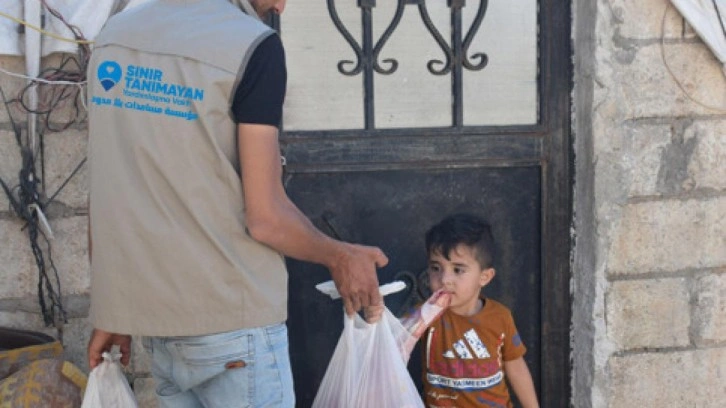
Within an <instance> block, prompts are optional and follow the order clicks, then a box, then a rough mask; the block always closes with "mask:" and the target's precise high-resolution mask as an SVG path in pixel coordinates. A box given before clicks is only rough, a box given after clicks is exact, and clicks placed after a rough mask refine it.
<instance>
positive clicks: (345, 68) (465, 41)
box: [327, 0, 489, 130]
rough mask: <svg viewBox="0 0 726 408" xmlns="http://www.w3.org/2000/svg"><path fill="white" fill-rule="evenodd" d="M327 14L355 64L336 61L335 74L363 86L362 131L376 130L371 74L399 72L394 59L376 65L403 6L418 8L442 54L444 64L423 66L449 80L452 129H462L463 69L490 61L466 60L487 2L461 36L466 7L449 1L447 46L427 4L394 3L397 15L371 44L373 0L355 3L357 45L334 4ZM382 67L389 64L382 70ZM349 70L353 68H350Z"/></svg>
mask: <svg viewBox="0 0 726 408" xmlns="http://www.w3.org/2000/svg"><path fill="white" fill-rule="evenodd" d="M327 2H328V13H329V14H330V18H331V19H332V20H333V24H334V25H335V27H336V28H337V29H338V31H339V32H340V33H341V34H342V35H343V38H344V39H345V41H346V42H347V43H348V44H349V45H350V46H351V48H352V49H353V52H354V53H355V57H356V60H355V61H353V60H348V59H344V60H340V61H338V71H339V72H340V73H341V74H343V75H346V76H354V75H358V74H361V73H362V74H363V86H364V94H365V95H364V97H365V101H364V111H365V112H364V117H365V128H366V129H369V130H370V129H374V128H375V120H374V116H375V107H374V91H373V89H374V78H373V75H374V72H377V73H379V74H382V75H391V74H393V73H394V72H396V70H397V69H398V61H397V60H396V59H394V58H386V59H384V60H382V61H379V58H380V54H381V51H382V50H383V48H384V46H385V45H386V42H388V40H389V39H390V38H391V36H392V35H393V32H394V31H395V30H396V29H397V28H398V26H399V24H400V22H401V19H402V17H403V12H404V9H405V6H406V5H417V6H418V9H419V13H420V15H421V19H422V20H423V24H424V26H425V27H426V29H427V30H428V31H429V33H431V35H432V36H433V38H434V40H435V41H436V43H437V44H438V45H439V47H440V48H441V50H442V51H443V53H444V60H440V59H432V60H430V61H428V62H427V63H426V67H427V68H428V70H429V72H431V73H432V74H434V75H447V74H451V76H452V93H453V97H454V103H453V112H452V114H453V121H452V123H453V125H454V126H457V127H460V126H463V100H462V93H463V79H462V77H463V74H462V70H463V69H468V70H470V71H479V70H481V69H483V68H484V67H485V66H486V65H487V64H488V62H489V57H488V56H487V55H486V54H485V53H483V52H478V53H475V54H473V55H471V57H469V55H468V53H469V47H470V46H471V44H472V42H473V40H474V37H475V36H476V33H477V32H478V31H479V28H480V27H481V23H482V20H483V19H484V16H485V14H486V11H487V8H488V5H489V1H488V0H479V8H478V9H477V12H476V16H475V17H474V20H473V22H472V24H471V27H469V29H468V30H467V31H466V35H464V34H463V33H464V29H463V27H462V10H463V8H464V7H465V4H466V1H465V0H448V7H449V9H450V13H451V41H450V42H447V41H446V39H445V38H444V36H443V35H441V32H440V31H439V30H438V29H437V28H436V26H435V25H434V23H433V21H432V20H431V16H430V15H429V11H428V8H427V6H426V3H427V2H426V0H397V2H396V11H395V13H394V15H393V18H392V20H391V22H390V23H389V24H388V27H387V28H386V30H385V31H384V32H383V34H382V35H381V37H380V38H379V39H378V40H376V41H374V39H373V29H372V25H373V23H372V13H373V9H374V8H375V7H376V0H358V8H360V10H361V18H362V24H363V33H362V39H361V41H360V42H358V41H356V39H355V38H354V36H353V35H352V34H351V33H350V31H349V30H348V29H347V28H346V27H345V24H343V22H342V20H341V19H340V16H339V15H338V11H337V9H336V7H335V0H327ZM381 63H384V64H388V67H383V66H382V65H381ZM351 66H352V67H351Z"/></svg>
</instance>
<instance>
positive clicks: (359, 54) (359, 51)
mask: <svg viewBox="0 0 726 408" xmlns="http://www.w3.org/2000/svg"><path fill="white" fill-rule="evenodd" d="M328 13H329V14H330V18H331V19H332V20H333V24H335V28H337V29H338V31H339V32H340V34H342V35H343V38H345V41H346V42H347V43H348V44H350V46H351V47H352V48H353V52H355V57H356V61H355V62H354V61H351V60H341V61H339V62H338V71H340V73H341V74H343V75H347V76H353V75H357V74H359V73H360V72H361V71H362V70H363V58H364V56H363V48H361V46H360V45H358V42H357V41H356V40H355V38H353V36H352V35H351V34H350V31H348V29H347V28H345V25H344V24H343V22H342V21H341V20H340V16H338V10H337V9H336V8H335V0H328ZM350 64H355V66H354V67H353V69H350V70H346V69H345V66H346V65H350Z"/></svg>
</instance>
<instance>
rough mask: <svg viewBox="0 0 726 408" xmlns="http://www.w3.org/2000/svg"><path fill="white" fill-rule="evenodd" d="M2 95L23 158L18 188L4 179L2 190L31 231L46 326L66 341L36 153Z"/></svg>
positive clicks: (39, 294)
mask: <svg viewBox="0 0 726 408" xmlns="http://www.w3.org/2000/svg"><path fill="white" fill-rule="evenodd" d="M0 96H1V97H2V100H3V102H4V104H5V109H6V111H7V113H8V117H9V120H10V124H11V126H12V129H13V133H14V134H15V141H16V143H17V144H18V147H19V149H20V155H21V159H22V160H21V168H20V171H19V172H18V185H17V186H15V187H13V188H10V186H9V185H8V183H7V182H5V180H3V179H2V178H1V177H0V187H2V190H3V191H4V192H5V194H6V196H7V198H8V202H9V203H10V208H11V210H12V211H13V212H14V213H15V215H16V216H17V217H18V218H20V220H22V221H24V222H25V225H24V226H23V228H22V229H23V230H27V233H28V240H29V243H30V247H31V251H32V253H33V258H34V259H35V264H36V266H37V269H38V285H37V295H38V303H39V304H40V310H41V314H42V316H43V321H44V323H45V325H46V326H51V325H52V326H55V328H56V330H57V331H58V338H59V339H62V335H63V325H64V324H65V323H67V322H68V315H67V313H66V311H65V308H64V307H63V299H62V295H61V293H62V291H61V284H60V277H59V274H58V269H57V268H56V266H55V263H54V262H53V257H52V247H51V243H50V241H49V240H48V237H47V236H46V234H45V233H44V232H43V230H42V225H41V222H40V221H39V218H41V217H44V216H42V211H43V209H44V208H45V204H43V203H42V201H41V196H42V194H41V191H40V188H39V184H40V180H39V178H38V177H37V174H36V163H35V158H34V154H33V152H31V151H30V149H29V148H28V147H26V146H23V144H22V142H21V134H22V132H21V129H20V126H19V125H18V124H17V123H16V122H15V120H14V119H13V117H12V112H11V111H10V103H9V101H8V99H7V98H6V96H5V92H4V91H3V89H2V87H0ZM56 194H57V192H56ZM40 238H42V239H43V240H44V241H45V251H44V250H43V248H42V247H41V245H40V242H39V240H40Z"/></svg>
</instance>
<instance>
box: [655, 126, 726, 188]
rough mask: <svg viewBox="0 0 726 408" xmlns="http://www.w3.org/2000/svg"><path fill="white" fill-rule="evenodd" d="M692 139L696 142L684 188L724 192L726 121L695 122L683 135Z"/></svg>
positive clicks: (725, 177) (725, 180)
mask: <svg viewBox="0 0 726 408" xmlns="http://www.w3.org/2000/svg"><path fill="white" fill-rule="evenodd" d="M692 138H695V139H696V142H695V149H694V151H693V155H692V157H691V158H690V159H691V160H690V162H689V163H688V178H687V180H686V187H687V188H689V189H690V188H710V189H716V190H726V166H724V165H723V164H724V163H726V120H714V121H699V122H695V123H694V124H692V125H691V126H690V127H688V128H687V129H686V130H685V135H684V139H692ZM663 165H667V163H663Z"/></svg>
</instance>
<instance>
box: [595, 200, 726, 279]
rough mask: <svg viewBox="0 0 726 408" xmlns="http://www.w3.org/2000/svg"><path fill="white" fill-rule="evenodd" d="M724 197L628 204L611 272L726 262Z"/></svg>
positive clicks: (617, 231) (615, 237) (614, 239)
mask: <svg viewBox="0 0 726 408" xmlns="http://www.w3.org/2000/svg"><path fill="white" fill-rule="evenodd" d="M724 248H726V197H714V198H704V199H691V200H663V201H647V202H640V203H633V204H628V205H626V206H625V208H624V209H623V211H622V216H621V218H620V219H619V220H618V221H617V225H616V226H615V229H614V232H613V235H612V245H611V246H610V251H609V254H608V273H609V274H610V275H611V276H612V275H627V274H638V273H644V272H669V271H679V270H684V269H692V268H711V267H720V266H723V265H725V264H726V251H724Z"/></svg>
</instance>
